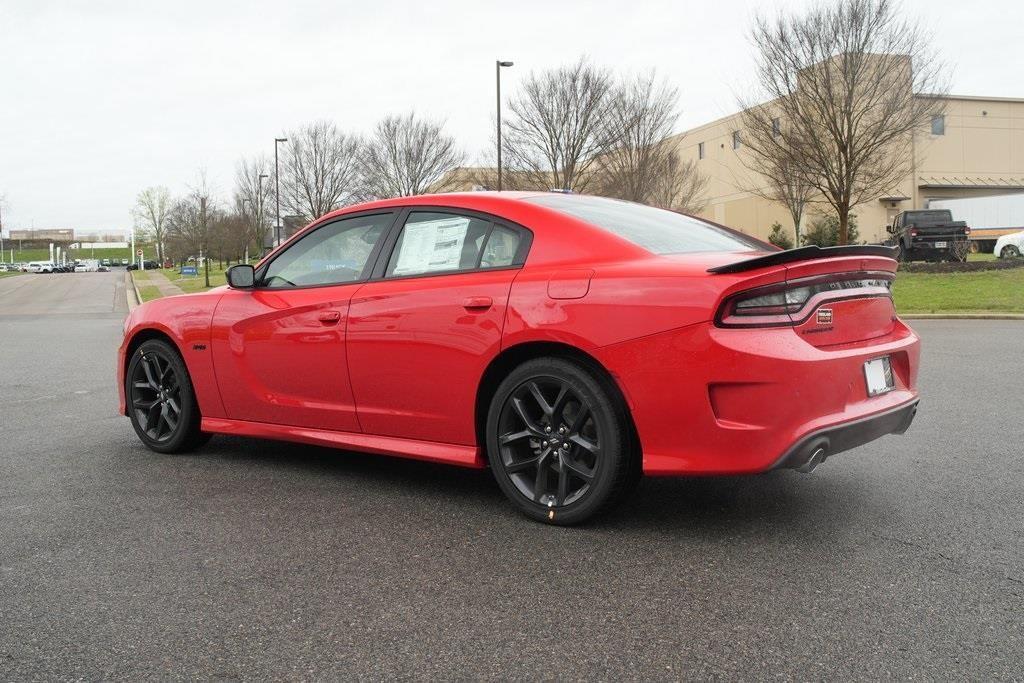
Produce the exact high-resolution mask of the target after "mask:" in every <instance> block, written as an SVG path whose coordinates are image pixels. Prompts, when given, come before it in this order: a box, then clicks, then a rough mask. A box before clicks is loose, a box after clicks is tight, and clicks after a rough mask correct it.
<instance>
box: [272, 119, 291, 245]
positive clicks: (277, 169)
mask: <svg viewBox="0 0 1024 683" xmlns="http://www.w3.org/2000/svg"><path fill="white" fill-rule="evenodd" d="M282 142H288V138H274V204H275V207H276V212H275V216H276V219H275V221H276V222H275V223H274V246H275V247H276V246H277V245H279V244H281V166H280V164H279V162H278V156H277V146H278V145H279V144H281V143H282Z"/></svg>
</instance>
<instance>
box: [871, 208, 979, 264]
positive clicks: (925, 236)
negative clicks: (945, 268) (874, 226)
mask: <svg viewBox="0 0 1024 683" xmlns="http://www.w3.org/2000/svg"><path fill="white" fill-rule="evenodd" d="M887 230H888V232H889V234H890V235H892V237H891V238H890V240H891V244H892V245H893V246H895V247H898V248H899V259H900V261H964V260H966V258H967V252H968V251H969V250H970V241H969V240H970V234H971V229H970V227H968V225H967V224H966V223H964V222H963V221H954V220H953V214H952V213H951V212H950V211H949V210H947V209H927V210H922V211H903V212H902V213H899V214H897V216H896V218H895V219H894V220H893V223H892V225H890V226H888V228H887Z"/></svg>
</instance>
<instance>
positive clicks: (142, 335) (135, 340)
mask: <svg viewBox="0 0 1024 683" xmlns="http://www.w3.org/2000/svg"><path fill="white" fill-rule="evenodd" d="M150 339H159V340H161V341H165V342H167V343H168V344H170V345H171V347H172V348H174V350H175V351H177V352H178V355H179V356H180V355H182V354H181V349H179V348H178V345H177V344H175V343H174V340H173V339H171V337H170V336H169V335H168V334H167V333H166V332H161V331H160V330H154V329H153V328H146V329H144V330H139V331H138V332H136V333H135V336H134V337H132V340H131V341H130V342H128V348H127V349H126V350H125V354H124V367H123V368H121V372H122V373H123V376H124V377H127V376H128V364H129V363H131V362H132V354H133V353H135V349H137V348H139V346H141V345H142V344H143V342H147V341H149V340H150Z"/></svg>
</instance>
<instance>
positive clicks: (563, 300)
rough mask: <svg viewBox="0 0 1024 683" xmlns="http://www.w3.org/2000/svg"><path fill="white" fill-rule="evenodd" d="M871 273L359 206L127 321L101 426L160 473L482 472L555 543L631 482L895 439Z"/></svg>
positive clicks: (902, 409) (558, 214)
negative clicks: (236, 451)
mask: <svg viewBox="0 0 1024 683" xmlns="http://www.w3.org/2000/svg"><path fill="white" fill-rule="evenodd" d="M892 255H893V254H892V251H891V250H890V249H888V248H886V247H868V246H861V247H834V248H830V249H819V248H817V247H804V248H800V249H793V250H789V251H778V250H776V249H775V248H774V247H772V246H770V245H767V244H765V243H763V242H760V241H757V240H754V239H752V238H750V237H747V236H745V235H743V234H741V233H738V232H734V231H732V230H729V229H727V228H724V227H721V226H718V225H714V224H711V223H708V222H705V221H702V220H698V219H696V218H691V217H688V216H684V215H680V214H676V213H673V212H669V211H663V210H660V209H654V208H650V207H647V206H641V205H637V204H631V203H628V202H621V201H616V200H611V199H602V198H597V197H588V196H575V195H563V194H550V193H500V194H496V193H471V194H446V195H435V196H420V197H405V198H400V199H393V200H386V201H379V202H374V203H370V204H363V205H360V206H353V207H349V208H347V209H343V210H341V211H336V212H334V213H332V214H329V215H327V216H324V217H323V218H321V219H319V220H317V221H316V222H314V223H313V224H312V225H310V226H309V227H307V228H306V229H305V230H303V231H302V232H301V233H299V234H297V235H296V236H295V237H293V238H292V239H291V240H289V241H288V242H287V243H285V244H283V245H282V246H281V247H279V248H278V249H276V250H275V251H274V252H273V253H272V254H270V255H269V256H267V257H266V258H265V259H264V260H263V261H262V262H261V263H260V264H259V265H258V266H256V267H255V268H253V267H252V266H248V265H239V266H235V267H234V268H232V269H231V270H230V271H229V273H228V280H229V285H228V286H226V287H221V288H218V289H214V290H211V291H209V292H205V293H201V294H191V295H186V296H178V297H170V298H165V299H158V300H156V301H151V302H149V303H146V304H143V305H142V306H139V307H138V308H136V309H135V310H134V311H133V312H132V314H131V315H130V316H129V317H128V320H127V321H126V323H125V329H124V332H125V334H124V341H123V343H122V344H121V347H120V350H119V354H118V365H117V367H118V387H119V390H120V394H121V408H122V412H123V413H124V414H125V415H127V416H128V417H130V418H131V421H132V425H133V426H134V428H135V431H136V432H137V433H138V435H139V438H140V439H141V440H142V441H143V443H144V444H145V445H146V446H148V447H149V448H151V449H153V450H155V451H158V452H161V453H174V452H181V451H186V450H189V449H192V448H195V447H197V446H198V445H200V444H202V443H204V442H205V441H206V439H208V438H209V436H210V435H211V434H235V435H242V436H249V437H263V438H270V439H281V440H286V441H298V442H303V443H309V444H317V445H321V446H334V447H338V448H345V449H351V450H358V451H367V452H371V453H382V454H387V455H398V456H404V457H409V458H420V459H424V460H432V461H437V462H444V463H451V464H454V465H463V466H467V467H487V466H490V468H491V470H492V471H493V473H494V476H495V478H496V479H497V481H498V485H499V486H500V487H501V489H502V490H503V491H504V492H505V494H506V495H507V496H508V497H509V499H510V500H511V501H512V502H513V503H514V504H515V505H516V506H517V507H518V508H519V509H520V510H522V511H523V512H525V513H526V514H527V515H529V516H531V517H534V518H536V519H540V520H546V521H550V522H554V523H559V524H571V523H574V522H579V521H581V520H584V519H586V518H588V517H590V516H591V515H593V514H595V513H597V512H599V511H602V510H604V509H606V508H607V507H608V506H609V505H611V504H612V503H614V502H615V501H616V500H618V499H620V498H621V497H622V496H623V494H624V493H626V492H627V491H629V490H630V488H631V486H632V485H633V484H635V483H636V481H637V480H638V479H639V477H640V475H641V474H647V475H693V474H747V473H756V472H764V471H766V470H770V469H773V468H779V467H790V468H796V469H800V470H804V471H808V470H810V469H812V468H813V467H815V466H816V465H818V464H819V463H820V462H822V461H823V460H824V459H825V458H827V457H830V456H831V455H833V454H835V453H838V452H840V451H843V450H846V449H849V448H853V447H855V446H858V445H860V444H863V443H866V442H867V441H870V440H872V439H875V438H878V437H880V436H882V435H885V434H890V433H902V432H904V431H905V430H906V429H907V428H908V427H909V425H910V422H911V420H912V419H913V417H914V413H915V411H916V409H917V401H918V394H917V390H916V377H917V368H918V353H919V347H920V342H919V340H918V338H917V336H916V335H915V334H914V332H913V331H912V330H911V329H910V328H909V327H907V326H906V325H905V324H903V322H901V321H900V320H899V318H897V317H896V314H895V311H894V309H893V303H892V296H891V293H890V288H891V284H892V280H893V276H894V272H895V270H896V262H895V261H894V260H893V258H892Z"/></svg>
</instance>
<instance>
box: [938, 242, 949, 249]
mask: <svg viewBox="0 0 1024 683" xmlns="http://www.w3.org/2000/svg"><path fill="white" fill-rule="evenodd" d="M948 246H949V243H948V242H936V243H935V248H936V249H945V248H946V247H948Z"/></svg>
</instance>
